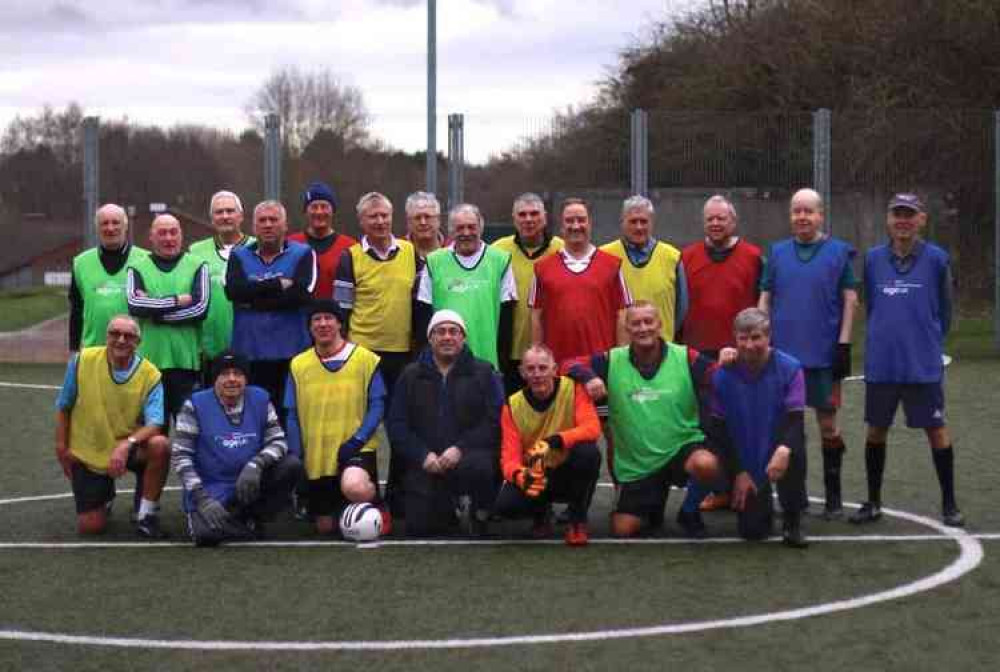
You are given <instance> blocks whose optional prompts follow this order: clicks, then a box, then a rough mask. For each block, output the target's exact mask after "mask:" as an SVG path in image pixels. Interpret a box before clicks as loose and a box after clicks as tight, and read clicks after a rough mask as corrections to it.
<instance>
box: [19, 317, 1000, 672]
mask: <svg viewBox="0 0 1000 672" xmlns="http://www.w3.org/2000/svg"><path fill="white" fill-rule="evenodd" d="M965 329H966V323H965V322H963V323H962V325H961V327H960V329H959V333H958V334H956V337H957V338H959V339H961V338H967V339H968V344H966V345H960V346H957V347H950V348H949V352H952V353H954V354H955V362H954V364H952V366H951V367H950V368H949V369H948V376H947V402H948V406H947V415H948V421H949V425H950V428H951V430H952V434H953V437H954V442H955V446H956V472H957V482H958V498H959V504H960V505H961V507H962V509H963V511H964V512H965V514H966V516H967V518H968V521H969V528H968V529H969V530H970V531H971V532H974V533H996V532H1000V513H998V512H997V507H996V506H995V505H994V502H995V484H996V483H997V482H998V480H1000V479H998V477H1000V466H998V464H1000V463H998V457H997V448H996V446H997V445H998V440H997V438H996V437H997V436H1000V419H998V414H997V412H996V403H995V401H994V397H995V388H996V382H997V381H998V380H1000V358H997V357H992V356H989V355H988V352H989V350H988V347H989V344H986V345H984V344H983V341H984V337H983V336H982V335H979V334H976V333H975V332H973V334H972V335H971V336H966V335H965ZM986 334H987V335H986V337H985V339H989V338H991V335H989V332H988V331H987V332H986ZM976 352H981V353H983V354H982V356H979V355H976V354H974V353H976ZM61 374H62V369H61V367H56V366H16V365H2V366H0V381H21V382H34V383H45V384H58V382H59V381H60V379H61ZM863 389H864V387H863V383H860V382H855V383H847V384H845V390H844V402H845V406H844V409H843V412H842V416H841V421H842V426H843V429H844V435H845V438H846V441H847V444H848V453H847V455H846V458H845V467H844V494H845V497H846V498H847V499H848V500H849V501H857V500H859V499H861V498H862V497H863V494H864V491H865V490H864V460H863V442H862V437H863V432H864V427H863V422H862V403H863ZM54 397H55V391H51V390H28V389H11V388H0V417H3V418H4V427H3V428H4V432H3V434H2V437H0V464H3V465H4V469H3V470H2V471H0V499H2V498H8V497H18V496H31V495H48V494H55V493H65V492H67V491H68V486H67V484H66V482H65V479H64V478H63V477H62V474H61V472H60V471H59V468H58V466H57V464H56V462H55V459H54V457H53V446H52V417H53V411H52V402H53V400H54ZM897 422H902V418H901V417H900V418H897ZM809 433H810V445H809V457H810V466H811V469H810V492H811V493H812V494H814V495H821V494H822V485H821V475H820V470H819V465H820V459H819V451H818V449H817V446H818V442H817V440H816V432H815V428H814V426H813V423H812V421H811V420H810V422H809ZM175 484H176V481H175V479H173V478H171V482H170V485H175ZM131 485H132V482H131V479H124V480H123V482H122V483H121V487H122V488H130V487H131ZM681 497H682V493H678V492H675V493H674V494H673V495H672V496H671V501H670V503H669V504H668V512H667V513H668V521H671V522H672V520H673V515H674V512H675V511H676V508H677V506H678V505H679V502H680V499H681ZM884 497H885V503H886V506H890V507H895V508H899V509H902V510H906V511H911V512H914V513H917V514H920V515H924V516H928V517H931V518H934V519H936V518H937V516H938V515H939V513H940V512H939V506H940V502H939V494H938V487H937V482H936V480H935V475H934V471H933V467H932V465H931V460H930V456H929V451H928V448H927V445H926V440H925V439H924V437H923V434H922V433H921V432H917V431H913V430H907V429H904V428H900V427H897V428H896V429H895V430H894V431H893V433H892V434H891V436H890V442H889V456H888V463H887V468H886V483H885V488H884ZM129 500H130V497H129V496H128V495H126V494H124V493H123V494H121V495H120V496H119V499H118V502H117V503H116V511H115V514H114V516H113V523H112V527H111V530H110V531H109V534H108V535H106V537H105V540H108V541H133V540H134V539H135V538H134V537H133V533H132V529H131V526H130V525H129V523H128V522H127V515H128V510H129V508H130V501H129ZM610 504H611V497H610V492H609V491H608V490H607V489H601V490H599V491H598V495H597V497H596V498H595V504H594V508H593V509H592V512H591V523H592V528H593V531H594V535H595V536H604V535H606V533H607V511H608V510H609V507H610ZM163 506H164V524H165V526H166V527H167V528H168V529H169V530H170V531H171V532H172V533H173V534H174V537H175V539H177V538H179V537H180V536H181V531H182V525H183V521H182V518H181V516H180V514H179V512H178V510H177V506H178V494H177V492H176V491H171V492H168V493H167V494H166V496H165V497H164V500H163ZM73 518H74V514H73V506H72V500H71V499H68V498H65V499H55V500H48V501H41V502H32V503H19V504H9V505H3V506H0V542H15V541H21V542H24V541H36V542H37V541H53V542H58V541H65V542H75V541H79V538H78V537H77V536H76V535H75V533H74V530H73ZM706 519H707V523H708V525H709V529H710V532H711V533H712V534H713V535H718V536H732V535H734V533H735V522H734V520H733V516H732V515H730V514H726V513H718V514H711V515H709V516H707V517H706ZM805 525H806V531H807V533H808V534H809V535H811V536H813V537H814V538H816V542H815V543H814V544H813V545H812V547H811V548H810V549H808V550H807V551H804V552H799V551H792V550H789V549H785V548H783V547H782V546H780V545H779V544H773V543H769V544H725V545H699V546H694V545H679V546H676V545H669V546H668V545H646V546H598V545H592V546H590V547H589V548H586V549H568V548H565V547H563V546H562V545H561V544H557V545H544V546H542V545H525V546H494V547H488V546H487V547H436V548H427V547H389V546H384V547H381V548H377V549H366V550H360V549H356V548H353V547H345V546H337V547H325V548H289V547H281V548H222V549H213V550H209V549H193V548H187V547H181V548H141V547H138V548H136V547H132V548H127V549H87V550H84V549H52V550H28V549H16V550H12V549H0V595H2V596H3V597H2V600H0V630H3V629H28V630H39V631H53V632H67V633H74V634H91V635H120V636H134V637H149V638H164V637H176V638H198V639H207V638H233V639H248V640H253V639H258V638H260V639H269V640H348V639H365V640H373V639H378V640H388V639H409V638H451V637H484V636H503V635H515V634H532V633H566V632H572V631H592V630H601V629H608V628H622V627H636V626H646V625H655V624H662V623H680V622H689V621H702V620H707V619H722V618H731V617H735V616H741V615H747V614H755V613H761V612H769V611H775V610H782V609H790V608H796V607H802V606H806V605H810V604H816V603H822V602H827V601H831V600H841V599H845V598H850V597H855V596H858V595H863V594H866V593H871V592H875V591H881V590H886V589H888V588H891V587H892V586H895V585H899V584H903V583H907V582H909V581H913V580H915V579H917V578H919V577H922V576H925V575H927V574H930V573H933V572H935V571H938V570H939V569H941V568H942V567H944V566H945V565H947V564H948V563H950V562H951V561H952V560H954V558H955V557H956V556H957V547H956V545H955V544H954V543H952V542H948V541H919V542H917V541H913V542H904V541H892V542H874V541H869V542H860V541H858V542H854V541H841V542H833V541H831V542H825V543H824V542H823V541H822V537H823V536H827V535H838V536H839V535H849V534H861V535H869V534H886V535H894V534H926V533H928V532H930V531H929V530H927V529H926V528H923V527H921V526H918V525H914V524H912V523H908V522H904V521H896V520H891V519H887V520H884V521H883V522H882V523H880V524H878V525H875V526H869V527H865V528H862V529H858V528H855V527H853V526H850V525H849V524H847V523H846V522H834V523H826V522H822V521H820V520H818V519H816V518H812V517H807V518H806V519H805ZM269 529H270V531H271V534H272V536H273V537H274V538H275V539H277V540H283V539H311V538H313V537H312V535H311V533H310V531H309V528H308V526H307V525H304V524H302V523H299V522H296V521H293V520H290V519H285V520H282V521H280V522H278V523H276V524H275V525H274V526H272V527H271V528H269ZM498 532H499V533H501V534H503V535H506V536H513V537H522V538H523V537H525V536H526V533H527V525H526V524H523V523H521V524H518V523H510V524H505V525H503V526H498ZM675 535H676V529H675V527H674V526H673V525H672V524H671V525H668V529H667V530H666V536H675ZM982 543H983V546H984V549H985V559H984V561H983V564H982V565H981V566H980V567H979V568H978V569H977V570H975V571H974V572H972V573H971V574H969V575H966V576H965V577H963V578H962V579H960V580H959V581H957V582H954V583H949V584H947V585H944V586H940V587H938V588H935V589H934V590H932V591H930V592H926V593H921V594H919V595H916V596H913V597H909V598H906V599H903V600H896V601H892V602H888V603H881V604H878V605H874V606H869V607H866V608H863V609H858V610H853V611H849V612H842V613H836V614H830V615H825V616H819V617H813V618H809V619H805V620H800V621H794V622H789V623H770V624H766V625H759V626H755V627H752V628H739V629H728V630H717V631H710V632H701V633H690V634H683V635H670V636H657V637H651V638H640V639H625V640H607V641H600V642H587V643H558V644H544V645H517V646H512V647H500V648H483V649H458V650H442V651H396V652H381V653H378V652H297V653H296V652H229V653H206V652H185V651H172V650H155V651H150V650H132V649H127V650H126V649H107V648H102V647H93V646H78V645H65V644H43V643H30V642H11V641H4V640H0V670H4V671H5V670H8V669H10V670H18V669H31V670H46V669H52V670H62V669H74V670H133V669H157V670H168V671H170V670H189V669H209V668H211V669H218V670H229V669H279V670H285V669H287V670H303V669H317V670H318V669H350V668H352V667H356V666H365V667H374V668H375V669H379V670H483V669H485V670H493V669H496V670H509V669H516V670H533V669H539V670H541V669H549V670H551V669H557V670H561V669H574V670H577V669H580V670H608V669H624V670H662V669H665V668H676V667H677V666H681V667H687V668H688V669H696V670H701V669H714V668H719V669H727V668H734V667H739V669H743V670H758V669H775V670H785V669H807V670H810V671H812V670H838V671H840V670H845V669H847V670H887V669H888V670H895V669H899V670H904V669H905V670H923V669H956V670H978V669H992V668H993V667H994V666H995V661H996V660H997V658H998V656H1000V644H998V643H997V641H996V640H995V636H994V634H993V633H995V632H996V631H997V628H998V627H1000V610H998V609H996V604H995V597H996V595H997V594H998V592H997V591H998V589H1000V561H998V560H997V553H1000V544H998V542H997V541H983V542H982Z"/></svg>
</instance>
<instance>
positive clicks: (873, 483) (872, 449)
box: [865, 441, 885, 506]
mask: <svg viewBox="0 0 1000 672" xmlns="http://www.w3.org/2000/svg"><path fill="white" fill-rule="evenodd" d="M884 472H885V444H884V443H872V442H871V441H869V442H867V443H865V476H867V478H868V501H869V502H871V503H872V504H875V505H876V506H881V504H882V474H883V473H884Z"/></svg>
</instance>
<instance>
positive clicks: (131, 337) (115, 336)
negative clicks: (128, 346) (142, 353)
mask: <svg viewBox="0 0 1000 672" xmlns="http://www.w3.org/2000/svg"><path fill="white" fill-rule="evenodd" d="M108 338H110V339H111V340H113V341H117V340H119V339H121V340H125V341H128V342H130V343H131V342H132V341H138V340H139V334H133V333H132V332H131V331H120V330H118V329H108Z"/></svg>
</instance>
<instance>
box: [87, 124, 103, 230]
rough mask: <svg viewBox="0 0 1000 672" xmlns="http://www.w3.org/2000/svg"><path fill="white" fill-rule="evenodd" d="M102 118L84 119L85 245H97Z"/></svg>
mask: <svg viewBox="0 0 1000 672" xmlns="http://www.w3.org/2000/svg"><path fill="white" fill-rule="evenodd" d="M100 130H101V120H100V118H99V117H85V118H84V120H83V204H84V205H83V247H84V249H90V248H91V247H94V246H95V245H97V230H96V229H95V227H94V214H95V213H96V212H97V208H98V202H97V199H99V198H100V193H101V156H100V151H101V143H100Z"/></svg>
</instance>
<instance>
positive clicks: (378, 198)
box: [354, 191, 392, 218]
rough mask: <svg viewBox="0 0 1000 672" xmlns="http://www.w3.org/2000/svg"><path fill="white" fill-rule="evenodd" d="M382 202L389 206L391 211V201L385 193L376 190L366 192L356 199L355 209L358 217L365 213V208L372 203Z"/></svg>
mask: <svg viewBox="0 0 1000 672" xmlns="http://www.w3.org/2000/svg"><path fill="white" fill-rule="evenodd" d="M378 202H382V203H385V204H386V205H388V206H389V210H390V211H392V201H390V200H389V197H388V196H386V195H385V194H383V193H381V192H378V191H369V192H368V193H367V194H365V195H364V196H362V197H361V198H359V199H358V204H357V206H355V208H354V209H355V211H356V212H357V213H358V217H359V218H360V217H361V216H362V215H364V214H365V209H366V208H368V206H369V205H371V204H372V203H378Z"/></svg>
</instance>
